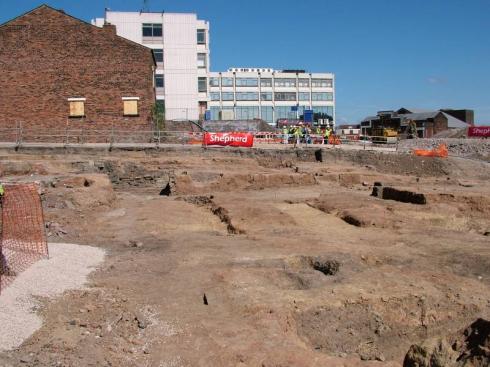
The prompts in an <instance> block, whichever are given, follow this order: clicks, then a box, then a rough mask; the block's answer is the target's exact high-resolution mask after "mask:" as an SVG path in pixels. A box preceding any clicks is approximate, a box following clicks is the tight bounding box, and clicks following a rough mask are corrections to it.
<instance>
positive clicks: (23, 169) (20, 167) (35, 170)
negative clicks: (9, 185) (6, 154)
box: [0, 160, 47, 177]
mask: <svg viewBox="0 0 490 367" xmlns="http://www.w3.org/2000/svg"><path fill="white" fill-rule="evenodd" d="M46 174H47V169H46V167H44V165H42V164H40V163H31V162H23V161H5V160H4V161H2V162H0V177H1V176H24V175H46Z"/></svg>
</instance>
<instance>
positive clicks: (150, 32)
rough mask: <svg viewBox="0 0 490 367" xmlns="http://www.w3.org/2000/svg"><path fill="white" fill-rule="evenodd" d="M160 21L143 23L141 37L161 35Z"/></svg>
mask: <svg viewBox="0 0 490 367" xmlns="http://www.w3.org/2000/svg"><path fill="white" fill-rule="evenodd" d="M162 35H163V29H162V24H161V23H143V37H162Z"/></svg>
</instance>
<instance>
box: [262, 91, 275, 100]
mask: <svg viewBox="0 0 490 367" xmlns="http://www.w3.org/2000/svg"><path fill="white" fill-rule="evenodd" d="M260 99H261V100H262V101H272V92H262V93H260Z"/></svg>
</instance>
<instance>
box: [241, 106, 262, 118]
mask: <svg viewBox="0 0 490 367" xmlns="http://www.w3.org/2000/svg"><path fill="white" fill-rule="evenodd" d="M235 118H236V119H237V120H253V119H258V118H260V116H259V107H258V106H237V107H235Z"/></svg>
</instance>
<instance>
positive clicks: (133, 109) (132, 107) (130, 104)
mask: <svg viewBox="0 0 490 367" xmlns="http://www.w3.org/2000/svg"><path fill="white" fill-rule="evenodd" d="M123 102H124V115H125V116H138V101H137V100H130V101H123Z"/></svg>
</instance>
